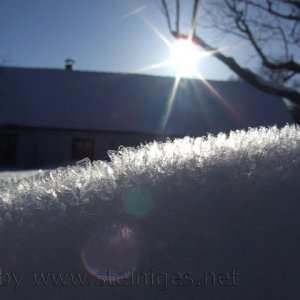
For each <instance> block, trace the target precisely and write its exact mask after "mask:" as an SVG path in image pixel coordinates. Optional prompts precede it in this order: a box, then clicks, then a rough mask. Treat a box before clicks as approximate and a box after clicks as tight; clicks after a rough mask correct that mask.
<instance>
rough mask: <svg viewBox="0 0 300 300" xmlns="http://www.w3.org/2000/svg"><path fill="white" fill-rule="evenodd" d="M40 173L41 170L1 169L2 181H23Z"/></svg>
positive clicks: (0, 177) (0, 176)
mask: <svg viewBox="0 0 300 300" xmlns="http://www.w3.org/2000/svg"><path fill="white" fill-rule="evenodd" d="M37 172H39V170H6V169H2V170H1V169H0V180H5V181H7V180H10V179H12V178H14V179H17V180H18V179H23V178H25V177H30V176H32V175H34V174H36V173H37Z"/></svg>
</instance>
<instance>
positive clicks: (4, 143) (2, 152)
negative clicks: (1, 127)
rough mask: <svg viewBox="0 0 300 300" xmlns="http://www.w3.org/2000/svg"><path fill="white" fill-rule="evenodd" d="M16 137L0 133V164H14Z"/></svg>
mask: <svg viewBox="0 0 300 300" xmlns="http://www.w3.org/2000/svg"><path fill="white" fill-rule="evenodd" d="M16 153H17V135H16V134H11V133H0V164H1V165H11V164H15V163H16Z"/></svg>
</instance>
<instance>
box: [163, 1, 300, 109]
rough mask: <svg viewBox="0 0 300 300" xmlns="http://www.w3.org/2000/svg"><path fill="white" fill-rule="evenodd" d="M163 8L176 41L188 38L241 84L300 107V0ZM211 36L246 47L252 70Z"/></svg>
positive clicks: (190, 3)
mask: <svg viewBox="0 0 300 300" xmlns="http://www.w3.org/2000/svg"><path fill="white" fill-rule="evenodd" d="M160 4H161V9H162V11H163V13H164V15H165V17H166V21H167V25H168V28H169V31H170V33H171V34H172V35H173V36H174V37H175V38H177V39H188V38H190V39H191V40H192V41H193V42H194V43H195V44H196V45H199V46H200V47H202V48H203V49H204V50H206V51H209V52H211V53H212V55H213V56H215V57H216V58H217V59H219V60H220V61H221V62H223V63H224V64H225V65H227V66H228V67H229V68H230V69H231V70H232V71H233V72H234V73H235V74H236V75H238V76H239V77H240V78H241V79H242V80H244V81H246V82H248V83H249V84H251V85H253V86H254V87H256V88H258V89H260V90H262V91H264V92H266V93H269V94H273V95H277V96H280V97H282V98H286V99H288V100H290V101H291V102H292V104H293V105H294V106H295V107H300V88H299V87H300V1H299V0H202V1H201V0H193V1H188V0H184V1H181V0H160ZM186 18H188V19H189V20H188V22H187V19H186ZM186 24H188V25H186ZM207 32H211V33H218V34H221V35H222V37H224V36H225V35H226V37H228V38H231V39H232V38H234V39H236V41H244V42H245V43H247V44H248V50H247V52H249V58H251V59H252V60H251V62H252V63H251V65H250V66H247V65H246V64H245V62H241V61H240V60H239V59H238V57H233V56H231V55H230V54H229V55H227V52H226V51H224V50H223V48H222V45H221V43H220V42H221V39H219V40H217V41H216V39H215V38H214V41H213V38H211V35H208V34H207ZM221 35H219V37H220V36H221ZM214 36H216V35H214ZM212 42H213V43H214V44H213V45H212V44H211V43H212ZM243 51H244V50H243ZM228 52H229V53H230V51H228ZM250 56H251V57H250Z"/></svg>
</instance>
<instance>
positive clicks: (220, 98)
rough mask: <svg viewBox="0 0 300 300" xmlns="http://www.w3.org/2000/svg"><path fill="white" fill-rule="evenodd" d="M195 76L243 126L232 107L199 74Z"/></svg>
mask: <svg viewBox="0 0 300 300" xmlns="http://www.w3.org/2000/svg"><path fill="white" fill-rule="evenodd" d="M195 74H196V75H197V78H198V79H199V80H201V81H202V82H203V83H204V85H205V86H206V87H207V88H208V89H209V90H210V91H211V93H212V94H213V95H215V96H216V98H217V99H218V100H220V101H221V102H222V104H223V105H224V106H225V107H226V108H227V109H228V110H229V111H230V112H231V113H232V114H233V115H234V116H235V117H236V118H237V119H238V120H239V121H240V122H241V123H242V124H244V123H245V121H244V120H243V119H242V118H241V116H240V115H239V113H238V112H237V111H236V110H235V109H234V107H232V106H231V105H230V104H229V102H228V101H227V100H226V99H225V98H224V97H223V96H222V95H221V94H220V93H219V92H218V91H217V90H216V89H215V88H214V87H213V86H212V85H211V84H210V83H209V82H208V81H207V80H206V79H205V78H204V77H203V76H202V75H201V73H200V72H198V71H197V72H196V73H195Z"/></svg>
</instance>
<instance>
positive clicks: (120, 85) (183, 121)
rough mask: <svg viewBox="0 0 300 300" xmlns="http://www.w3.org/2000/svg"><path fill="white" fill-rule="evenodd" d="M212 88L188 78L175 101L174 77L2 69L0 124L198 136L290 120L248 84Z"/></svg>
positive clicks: (273, 100)
mask: <svg viewBox="0 0 300 300" xmlns="http://www.w3.org/2000/svg"><path fill="white" fill-rule="evenodd" d="M209 84H210V85H211V87H212V88H213V90H214V91H213V92H212V91H211V90H210V89H209V88H208V87H207V85H206V84H205V83H204V82H203V81H199V80H192V79H191V80H183V81H181V83H180V84H179V87H178V90H177V93H176V97H175V100H174V101H173V102H172V103H171V102H170V101H169V99H170V97H171V95H172V88H173V85H174V78H168V77H155V76H145V75H130V74H111V73H96V72H82V71H74V72H67V71H65V70H50V69H25V68H24V69H22V68H2V69H1V74H0V99H1V103H0V105H1V106H0V125H17V126H27V127H43V128H66V129H94V130H112V131H129V132H141V133H149V134H161V133H164V134H165V135H179V136H185V135H189V136H191V135H192V136H193V135H194V136H201V135H204V134H206V133H207V132H210V133H218V132H221V131H222V132H224V131H229V130H234V129H241V128H245V129H247V128H248V127H257V126H272V125H278V126H283V125H285V124H286V123H292V122H293V121H292V118H291V116H290V115H289V113H288V110H287V108H286V106H285V105H284V103H283V101H281V100H280V99H279V98H276V97H273V96H270V95H267V94H264V93H262V92H260V91H258V90H256V89H254V88H253V87H251V86H250V85H248V84H246V83H243V82H221V81H210V82H209ZM169 108H170V111H169V112H168V110H169ZM167 119H168V122H166V120H167Z"/></svg>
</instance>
